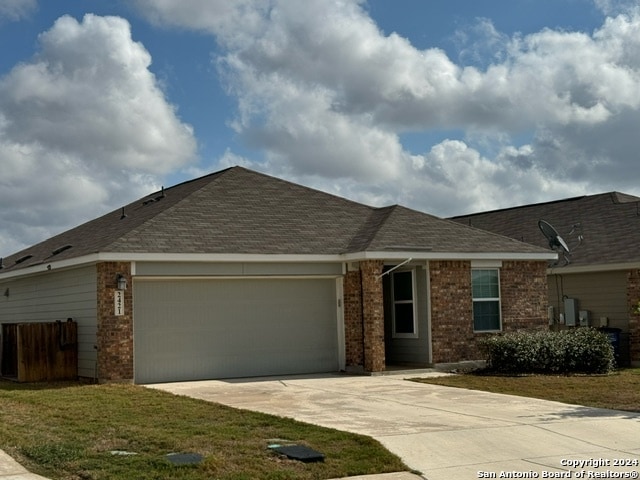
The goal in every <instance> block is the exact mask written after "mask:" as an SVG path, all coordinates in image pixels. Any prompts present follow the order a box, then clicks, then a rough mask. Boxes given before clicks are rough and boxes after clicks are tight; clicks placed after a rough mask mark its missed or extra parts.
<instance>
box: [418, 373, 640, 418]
mask: <svg viewBox="0 0 640 480" xmlns="http://www.w3.org/2000/svg"><path fill="white" fill-rule="evenodd" d="M415 381H417V382H421V383H430V384H435V385H444V386H446V387H460V388H468V389H471V390H484V391H486V392H493V393H506V394H509V395H520V396H522V397H532V398H541V399H543V400H555V401H557V402H563V403H570V404H575V405H584V406H587V407H597V408H610V409H613V410H626V411H629V412H640V368H629V369H623V370H618V371H616V372H614V373H612V374H610V375H514V376H508V375H491V374H483V372H476V373H468V374H462V375H452V376H445V377H433V378H421V379H415Z"/></svg>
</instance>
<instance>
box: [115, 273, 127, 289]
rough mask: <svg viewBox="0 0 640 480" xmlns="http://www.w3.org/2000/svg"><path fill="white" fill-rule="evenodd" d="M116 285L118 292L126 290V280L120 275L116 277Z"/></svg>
mask: <svg viewBox="0 0 640 480" xmlns="http://www.w3.org/2000/svg"><path fill="white" fill-rule="evenodd" d="M116 284H117V285H118V290H126V289H127V278H126V277H125V276H124V275H122V274H120V273H119V274H118V275H116Z"/></svg>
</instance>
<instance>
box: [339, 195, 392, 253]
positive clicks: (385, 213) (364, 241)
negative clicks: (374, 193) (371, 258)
mask: <svg viewBox="0 0 640 480" xmlns="http://www.w3.org/2000/svg"><path fill="white" fill-rule="evenodd" d="M397 207H398V205H397V204H395V205H387V206H386V207H369V208H371V213H370V214H369V216H368V217H367V218H366V219H365V221H364V222H363V224H362V226H361V227H360V229H359V230H358V231H357V232H356V234H355V235H354V236H353V238H352V239H351V242H349V245H348V247H347V252H356V251H364V250H366V249H367V248H369V245H371V243H372V242H373V240H374V239H375V238H376V236H377V234H378V232H379V231H380V229H381V228H382V226H383V225H384V224H385V223H386V222H387V220H388V219H389V217H390V216H391V214H392V213H393V211H394V210H396V208H397Z"/></svg>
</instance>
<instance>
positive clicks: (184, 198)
mask: <svg viewBox="0 0 640 480" xmlns="http://www.w3.org/2000/svg"><path fill="white" fill-rule="evenodd" d="M234 168H236V167H229V168H225V169H223V170H219V171H217V172H212V173H208V174H206V175H202V176H200V177H197V178H193V179H191V180H186V181H184V182H181V183H178V184H176V185H172V186H171V187H169V188H167V189H164V188H163V189H162V190H161V192H162V194H161V195H162V197H161V198H165V197H166V196H167V194H170V193H171V191H172V190H173V191H175V190H176V189H177V188H178V187H184V186H185V185H188V184H190V183H195V182H203V180H204V179H207V178H209V177H213V178H210V180H208V181H206V182H203V183H202V185H200V186H199V187H198V188H196V189H195V190H193V191H192V192H190V193H189V194H188V195H185V196H182V197H180V198H179V199H178V200H177V201H176V202H175V203H172V204H171V205H169V206H167V207H166V208H161V209H159V210H158V211H157V212H155V213H154V214H153V215H151V216H150V217H149V218H146V219H144V220H143V221H141V222H140V223H138V224H137V225H135V226H134V227H133V228H131V229H129V230H127V231H125V232H124V233H122V234H121V235H119V236H118V237H117V238H114V239H113V240H112V241H111V242H109V243H107V244H105V245H104V246H103V249H105V250H106V249H108V248H109V247H110V246H111V245H113V244H115V243H117V242H119V241H120V240H122V239H123V238H124V237H125V236H127V235H131V234H133V233H136V232H137V231H139V230H140V229H142V228H145V226H147V224H148V223H149V222H150V221H152V220H154V219H156V218H157V217H158V216H161V215H164V214H166V213H167V212H169V211H171V210H173V209H175V208H177V207H178V206H179V205H181V204H182V203H184V202H185V201H188V199H189V198H191V197H192V196H193V195H194V194H196V193H197V192H199V191H201V190H202V189H204V188H206V187H207V186H208V185H211V184H212V183H214V182H218V181H219V180H220V179H221V178H222V177H223V176H225V175H226V174H228V173H229V172H230V171H232V170H233V169H234ZM238 168H241V167H238ZM157 193H159V192H158V191H156V192H153V193H150V194H149V195H147V196H145V197H142V198H139V199H137V200H135V201H134V202H131V203H130V204H129V205H135V204H139V203H140V202H141V201H142V204H143V206H146V205H147V204H148V203H153V202H156V201H159V200H158V197H154V195H156V194H157ZM148 197H151V198H150V200H148V201H145V200H144V199H145V198H148ZM123 208H126V207H123ZM123 213H126V210H125V212H123Z"/></svg>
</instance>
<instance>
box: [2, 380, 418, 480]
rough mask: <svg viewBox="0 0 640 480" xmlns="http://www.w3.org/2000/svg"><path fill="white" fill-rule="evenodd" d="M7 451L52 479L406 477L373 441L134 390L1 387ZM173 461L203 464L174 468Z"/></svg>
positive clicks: (124, 387)
mask: <svg viewBox="0 0 640 480" xmlns="http://www.w3.org/2000/svg"><path fill="white" fill-rule="evenodd" d="M273 439H283V440H288V441H291V442H294V443H296V444H302V445H306V446H308V447H311V448H313V449H315V450H317V451H320V452H321V453H323V454H324V455H325V461H324V462H318V463H302V462H298V461H293V460H288V459H286V458H284V457H282V456H280V455H278V454H276V453H274V452H272V451H270V450H269V449H268V448H267V446H268V445H269V444H270V443H273ZM280 443H283V442H280ZM0 449H3V450H4V451H6V452H7V453H8V454H9V455H11V456H13V457H14V458H16V459H17V460H18V461H19V462H20V463H22V464H23V465H24V466H25V467H26V468H28V469H29V470H31V471H33V472H35V473H39V474H41V475H44V476H47V477H50V478H53V479H74V480H80V479H82V480H88V479H109V480H113V479H132V478H136V479H185V480H186V479H194V480H195V479H205V478H206V479H213V478H215V479H221V480H222V479H229V480H230V479H234V480H244V479H246V480H255V479H265V480H269V479H272V480H276V479H328V478H339V477H345V476H351V475H364V474H368V473H381V472H394V471H402V470H406V469H407V468H406V466H405V465H404V464H403V463H402V462H401V461H400V459H399V458H398V457H396V456H395V455H393V454H391V453H390V452H388V451H387V450H386V449H384V448H383V447H382V446H381V445H380V444H379V443H378V442H377V441H375V440H373V439H371V438H369V437H366V436H362V435H355V434H351V433H345V432H341V431H337V430H332V429H327V428H322V427H316V426H312V425H308V424H304V423H300V422H296V421H294V420H289V419H284V418H279V417H274V416H269V415H264V414H260V413H254V412H249V411H244V410H236V409H232V408H229V407H225V406H222V405H219V404H213V403H208V402H204V401H200V400H194V399H190V398H186V397H180V396H175V395H172V394H169V393H165V392H161V391H158V390H153V389H146V388H143V387H139V386H133V385H78V384H31V385H23V384H16V383H11V382H6V381H0ZM112 451H120V452H131V453H135V454H136V455H114V454H112V453H111V452H112ZM169 453H198V454H201V455H203V456H204V461H203V462H202V463H201V464H200V465H197V466H175V465H173V464H171V463H170V462H169V461H168V460H167V459H166V455H167V454H169Z"/></svg>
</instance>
